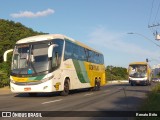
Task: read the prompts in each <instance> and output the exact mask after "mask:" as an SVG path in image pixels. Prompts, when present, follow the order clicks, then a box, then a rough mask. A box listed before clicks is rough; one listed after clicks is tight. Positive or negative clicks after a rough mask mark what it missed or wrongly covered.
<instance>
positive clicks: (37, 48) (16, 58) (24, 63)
mask: <svg viewBox="0 0 160 120" xmlns="http://www.w3.org/2000/svg"><path fill="white" fill-rule="evenodd" d="M11 70H12V73H13V74H17V75H19V74H37V73H41V72H45V71H47V70H48V43H34V44H21V45H16V46H15V48H14V52H13V59H12V68H11Z"/></svg>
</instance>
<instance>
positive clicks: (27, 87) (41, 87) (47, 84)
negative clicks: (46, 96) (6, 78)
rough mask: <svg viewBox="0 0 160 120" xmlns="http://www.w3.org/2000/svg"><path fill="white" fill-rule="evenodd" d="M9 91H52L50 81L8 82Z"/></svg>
mask: <svg viewBox="0 0 160 120" xmlns="http://www.w3.org/2000/svg"><path fill="white" fill-rule="evenodd" d="M10 86H11V87H10V88H11V92H13V93H43V92H53V91H55V89H53V87H52V84H51V81H47V82H45V83H41V84H38V85H16V84H14V83H12V82H10Z"/></svg>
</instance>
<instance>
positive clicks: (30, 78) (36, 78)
mask: <svg viewBox="0 0 160 120" xmlns="http://www.w3.org/2000/svg"><path fill="white" fill-rule="evenodd" d="M44 76H45V75H41V76H37V77H29V80H42V79H43V77H44Z"/></svg>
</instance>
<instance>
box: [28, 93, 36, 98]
mask: <svg viewBox="0 0 160 120" xmlns="http://www.w3.org/2000/svg"><path fill="white" fill-rule="evenodd" d="M28 94H29V96H30V97H36V96H37V93H28Z"/></svg>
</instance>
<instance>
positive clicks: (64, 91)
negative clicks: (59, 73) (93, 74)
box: [60, 80, 69, 96]
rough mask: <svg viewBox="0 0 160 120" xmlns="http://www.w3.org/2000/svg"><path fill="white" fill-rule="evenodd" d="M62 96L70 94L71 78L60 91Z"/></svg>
mask: <svg viewBox="0 0 160 120" xmlns="http://www.w3.org/2000/svg"><path fill="white" fill-rule="evenodd" d="M60 94H61V95H62V96H67V95H68V94H69V80H65V82H64V90H63V91H62V92H61V93H60Z"/></svg>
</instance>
